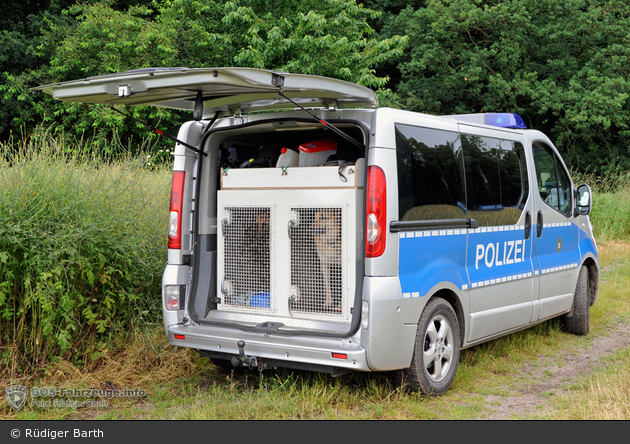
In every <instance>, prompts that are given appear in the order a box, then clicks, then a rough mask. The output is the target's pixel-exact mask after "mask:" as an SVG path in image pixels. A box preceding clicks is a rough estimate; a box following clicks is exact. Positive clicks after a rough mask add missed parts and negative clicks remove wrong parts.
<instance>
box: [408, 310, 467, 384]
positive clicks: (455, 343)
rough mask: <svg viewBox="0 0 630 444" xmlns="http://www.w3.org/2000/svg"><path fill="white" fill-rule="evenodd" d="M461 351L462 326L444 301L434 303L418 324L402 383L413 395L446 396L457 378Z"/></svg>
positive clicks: (424, 312) (425, 311) (423, 313)
mask: <svg viewBox="0 0 630 444" xmlns="http://www.w3.org/2000/svg"><path fill="white" fill-rule="evenodd" d="M459 350H460V336H459V322H458V321H457V316H456V315H455V311H454V310H453V307H451V305H450V304H449V303H448V302H446V301H445V300H444V299H441V298H435V299H432V300H431V301H429V303H428V304H427V305H426V307H425V308H424V311H423V312H422V316H420V321H419V322H418V331H417V333H416V343H415V346H414V352H413V357H412V359H411V366H410V367H409V368H407V369H404V370H401V372H400V373H401V374H400V376H401V378H400V379H399V381H400V382H402V383H403V384H405V386H406V389H407V390H408V391H410V392H417V391H420V393H422V394H423V395H425V396H440V395H442V394H444V393H445V392H446V391H447V390H448V388H449V387H450V386H451V383H452V382H453V379H454V378H455V373H456V372H457V366H458V364H459Z"/></svg>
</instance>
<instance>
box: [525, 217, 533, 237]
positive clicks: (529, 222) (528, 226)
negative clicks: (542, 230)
mask: <svg viewBox="0 0 630 444" xmlns="http://www.w3.org/2000/svg"><path fill="white" fill-rule="evenodd" d="M531 231H532V215H531V213H530V212H529V211H528V212H527V213H525V240H527V239H529V234H530V233H531Z"/></svg>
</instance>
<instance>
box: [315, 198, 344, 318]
mask: <svg viewBox="0 0 630 444" xmlns="http://www.w3.org/2000/svg"><path fill="white" fill-rule="evenodd" d="M313 240H314V242H315V248H316V251H317V257H318V258H319V263H320V267H321V272H322V278H323V281H324V292H325V305H324V307H325V308H333V289H332V287H333V286H332V279H331V272H332V273H334V272H335V270H337V269H339V267H340V266H341V246H342V238H341V211H339V210H335V209H331V208H326V209H320V210H317V212H316V213H315V220H314V221H313ZM336 293H339V291H338V290H337V291H336ZM339 296H340V295H339Z"/></svg>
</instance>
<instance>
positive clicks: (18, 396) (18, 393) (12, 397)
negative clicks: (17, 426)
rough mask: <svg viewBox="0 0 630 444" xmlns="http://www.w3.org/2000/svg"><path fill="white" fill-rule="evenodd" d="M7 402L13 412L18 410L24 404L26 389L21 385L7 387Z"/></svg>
mask: <svg viewBox="0 0 630 444" xmlns="http://www.w3.org/2000/svg"><path fill="white" fill-rule="evenodd" d="M6 392H7V401H8V403H9V405H10V406H11V407H13V408H14V409H15V410H20V409H21V408H22V407H24V404H26V398H27V396H28V388H26V387H24V386H23V385H12V386H11V387H7V390H6Z"/></svg>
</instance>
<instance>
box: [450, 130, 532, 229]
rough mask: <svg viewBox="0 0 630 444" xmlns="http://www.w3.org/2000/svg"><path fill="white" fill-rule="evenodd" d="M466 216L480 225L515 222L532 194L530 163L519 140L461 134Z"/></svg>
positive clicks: (512, 223)
mask: <svg viewBox="0 0 630 444" xmlns="http://www.w3.org/2000/svg"><path fill="white" fill-rule="evenodd" d="M461 140H462V147H463V149H464V158H465V165H466V194H467V197H468V199H467V208H468V213H467V216H468V217H469V218H471V219H476V220H477V222H478V223H479V225H480V226H492V225H514V224H516V223H517V222H518V220H519V219H520V217H521V213H522V212H523V208H524V207H525V202H526V201H527V198H528V196H529V185H528V178H527V163H526V161H525V155H524V149H523V145H522V144H520V143H518V142H512V141H507V140H500V139H494V138H489V137H480V136H472V135H466V134H462V136H461Z"/></svg>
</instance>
